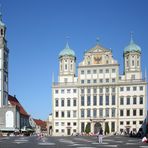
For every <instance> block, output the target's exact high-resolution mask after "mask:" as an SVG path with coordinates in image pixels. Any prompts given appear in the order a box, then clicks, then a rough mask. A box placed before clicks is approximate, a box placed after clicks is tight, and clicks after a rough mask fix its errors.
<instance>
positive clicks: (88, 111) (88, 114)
mask: <svg viewBox="0 0 148 148" xmlns="http://www.w3.org/2000/svg"><path fill="white" fill-rule="evenodd" d="M90 116H91V115H90V109H87V117H90Z"/></svg>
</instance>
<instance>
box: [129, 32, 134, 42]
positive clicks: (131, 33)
mask: <svg viewBox="0 0 148 148" xmlns="http://www.w3.org/2000/svg"><path fill="white" fill-rule="evenodd" d="M133 34H134V33H133V32H132V31H131V32H130V35H131V40H130V43H131V44H132V43H134V40H133Z"/></svg>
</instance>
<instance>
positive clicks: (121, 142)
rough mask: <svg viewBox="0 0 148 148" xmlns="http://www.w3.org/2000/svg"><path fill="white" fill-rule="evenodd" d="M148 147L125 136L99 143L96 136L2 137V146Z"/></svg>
mask: <svg viewBox="0 0 148 148" xmlns="http://www.w3.org/2000/svg"><path fill="white" fill-rule="evenodd" d="M17 147H18V148H38V147H45V148H47V147H48V148H69V147H72V148H97V147H99V148H105V147H119V148H125V147H127V148H128V147H130V148H148V144H146V143H142V142H141V139H137V138H130V137H124V136H108V137H104V138H103V143H102V144H99V143H98V142H97V138H96V137H91V136H90V137H85V136H70V137H44V138H39V137H36V136H31V137H0V148H17Z"/></svg>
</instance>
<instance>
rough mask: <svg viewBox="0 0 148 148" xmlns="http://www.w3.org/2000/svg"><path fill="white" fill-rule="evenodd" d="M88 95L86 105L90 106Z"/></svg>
mask: <svg viewBox="0 0 148 148" xmlns="http://www.w3.org/2000/svg"><path fill="white" fill-rule="evenodd" d="M90 102H91V101H90V96H87V106H90Z"/></svg>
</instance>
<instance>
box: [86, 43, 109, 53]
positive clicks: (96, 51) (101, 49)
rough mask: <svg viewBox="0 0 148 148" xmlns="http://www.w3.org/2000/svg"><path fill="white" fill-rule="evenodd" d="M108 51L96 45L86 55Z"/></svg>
mask: <svg viewBox="0 0 148 148" xmlns="http://www.w3.org/2000/svg"><path fill="white" fill-rule="evenodd" d="M109 51H110V50H109V49H107V48H104V47H102V46H101V45H98V44H97V45H96V46H95V47H93V48H91V49H89V50H88V51H87V52H86V53H99V52H109Z"/></svg>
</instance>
